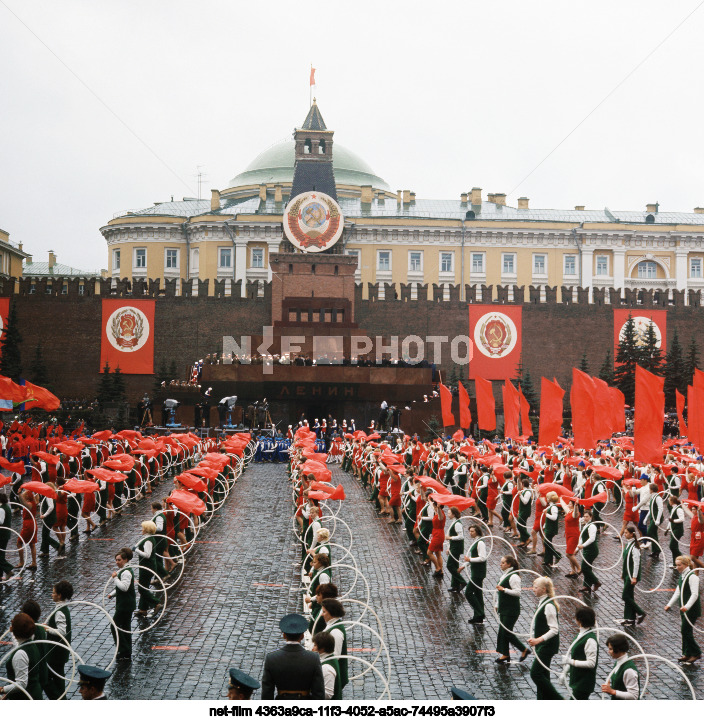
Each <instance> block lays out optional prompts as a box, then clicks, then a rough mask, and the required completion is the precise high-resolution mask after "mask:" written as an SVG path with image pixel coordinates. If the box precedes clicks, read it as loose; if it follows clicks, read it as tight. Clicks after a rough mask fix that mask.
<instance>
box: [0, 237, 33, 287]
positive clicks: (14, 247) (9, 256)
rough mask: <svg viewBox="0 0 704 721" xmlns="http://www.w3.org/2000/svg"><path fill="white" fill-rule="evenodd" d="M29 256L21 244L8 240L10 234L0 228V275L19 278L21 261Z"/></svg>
mask: <svg viewBox="0 0 704 721" xmlns="http://www.w3.org/2000/svg"><path fill="white" fill-rule="evenodd" d="M29 257H30V256H29V255H28V254H27V253H25V252H24V250H22V244H21V243H19V244H16V243H14V242H13V241H11V240H10V234H9V233H8V232H7V231H6V230H3V229H2V228H0V277H3V278H20V277H21V276H22V263H23V261H24V259H25V258H29Z"/></svg>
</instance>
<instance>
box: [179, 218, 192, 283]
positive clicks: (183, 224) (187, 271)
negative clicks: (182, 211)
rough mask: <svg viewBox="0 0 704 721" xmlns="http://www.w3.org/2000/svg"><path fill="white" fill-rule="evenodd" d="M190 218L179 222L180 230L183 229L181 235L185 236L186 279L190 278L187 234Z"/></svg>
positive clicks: (188, 239) (189, 254)
mask: <svg viewBox="0 0 704 721" xmlns="http://www.w3.org/2000/svg"><path fill="white" fill-rule="evenodd" d="M190 220H191V219H190V218H188V219H187V220H186V222H185V223H181V230H183V235H184V237H185V238H186V280H187V281H188V280H190V279H191V240H190V238H189V236H188V223H189V222H190Z"/></svg>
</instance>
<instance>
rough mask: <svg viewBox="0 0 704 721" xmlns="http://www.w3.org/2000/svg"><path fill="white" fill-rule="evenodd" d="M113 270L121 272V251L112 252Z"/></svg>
mask: <svg viewBox="0 0 704 721" xmlns="http://www.w3.org/2000/svg"><path fill="white" fill-rule="evenodd" d="M112 269H113V270H120V251H119V250H113V251H112Z"/></svg>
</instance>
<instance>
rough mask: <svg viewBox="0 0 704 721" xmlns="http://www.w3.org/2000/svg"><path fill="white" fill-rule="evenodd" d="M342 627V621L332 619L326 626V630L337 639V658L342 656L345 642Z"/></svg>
mask: <svg viewBox="0 0 704 721" xmlns="http://www.w3.org/2000/svg"><path fill="white" fill-rule="evenodd" d="M341 626H342V619H340V618H331V619H330V622H329V623H327V624H326V626H325V630H326V631H327V632H328V633H329V634H330V635H331V636H332V637H333V639H335V652H334V653H335V656H342V644H343V642H344V640H345V635H344V633H343V632H342V629H341V628H340V627H341Z"/></svg>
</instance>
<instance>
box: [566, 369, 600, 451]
mask: <svg viewBox="0 0 704 721" xmlns="http://www.w3.org/2000/svg"><path fill="white" fill-rule="evenodd" d="M595 394H596V388H595V385H594V380H593V379H592V377H591V376H588V375H587V374H586V373H583V372H582V371H581V370H579V369H578V368H573V369H572V390H571V391H570V403H571V405H572V433H573V434H574V445H575V448H584V449H592V448H595V447H596V437H595V434H594V396H595Z"/></svg>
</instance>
